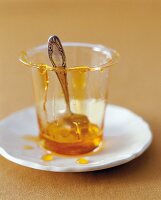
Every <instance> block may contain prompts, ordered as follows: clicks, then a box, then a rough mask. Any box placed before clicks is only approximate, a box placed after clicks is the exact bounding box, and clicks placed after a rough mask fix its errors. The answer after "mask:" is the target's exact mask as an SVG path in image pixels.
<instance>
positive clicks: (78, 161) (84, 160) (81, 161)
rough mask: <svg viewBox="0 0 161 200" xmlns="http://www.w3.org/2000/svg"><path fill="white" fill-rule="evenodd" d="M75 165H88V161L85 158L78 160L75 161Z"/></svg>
mask: <svg viewBox="0 0 161 200" xmlns="http://www.w3.org/2000/svg"><path fill="white" fill-rule="evenodd" d="M76 163H77V164H83V165H84V164H88V163H89V160H87V159H86V158H79V159H77V160H76Z"/></svg>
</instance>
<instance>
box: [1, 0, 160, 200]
mask: <svg viewBox="0 0 161 200" xmlns="http://www.w3.org/2000/svg"><path fill="white" fill-rule="evenodd" d="M51 34H57V35H59V36H60V38H61V39H62V40H64V41H80V42H91V43H102V44H104V45H107V46H110V47H113V48H115V49H117V50H118V52H119V53H120V54H121V59H120V63H119V65H117V66H116V67H114V68H113V70H112V73H111V84H110V102H111V103H114V104H118V105H121V106H125V107H127V108H129V109H131V110H133V111H134V112H136V113H138V114H139V115H141V116H143V117H144V119H145V120H146V121H148V122H149V124H150V126H151V129H152V131H153V133H154V140H153V143H152V145H151V147H150V148H149V149H148V150H147V151H146V152H145V153H144V155H142V156H141V157H140V158H137V159H136V160H134V161H132V162H130V163H127V164H125V165H122V166H118V167H115V168H112V169H108V170H103V171H98V172H89V173H51V172H44V171H37V170H34V169H29V168H25V167H22V166H19V165H17V164H14V163H11V162H10V161H7V160H6V159H4V158H2V157H0V199H2V200H10V199H12V200H13V199H14V200H19V199H20V200H22V199H29V200H30V199H32V200H39V199H43V200H48V199H54V200H57V199H63V200H68V199H73V200H75V199H84V200H86V199H88V200H90V199H92V200H97V199H103V200H104V199H107V200H108V199H110V200H111V199H114V200H117V199H121V200H124V199H128V200H133V199H134V200H136V199H143V200H144V199H146V200H155V199H156V200H159V199H161V158H160V154H161V153H160V152H161V1H159V0H140V1H139V0H111V1H109V0H107V1H105V0H104V1H103V0H98V1H92V0H80V1H74V0H69V1H68V0H53V1H49V0H46V1H38V0H36V1H34V0H33V1H32V0H28V1H27V0H26V1H22V0H15V1H14V0H1V1H0V119H2V118H4V117H6V116H7V115H9V114H10V113H12V112H14V111H17V110H18V109H21V108H24V107H27V106H30V105H32V104H33V96H32V84H31V76H30V70H29V69H28V68H25V67H24V66H23V65H22V64H20V63H19V62H18V54H19V52H20V50H22V49H25V48H29V47H33V46H35V45H38V44H40V43H44V42H46V41H47V38H48V36H50V35H51Z"/></svg>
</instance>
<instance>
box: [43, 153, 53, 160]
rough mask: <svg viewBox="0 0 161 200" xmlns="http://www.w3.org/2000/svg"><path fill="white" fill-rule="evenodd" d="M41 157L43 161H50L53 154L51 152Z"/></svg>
mask: <svg viewBox="0 0 161 200" xmlns="http://www.w3.org/2000/svg"><path fill="white" fill-rule="evenodd" d="M41 159H42V160H43V161H52V160H54V156H53V154H45V155H43V156H42V157H41Z"/></svg>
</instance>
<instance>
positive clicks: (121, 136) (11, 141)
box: [0, 105, 152, 172]
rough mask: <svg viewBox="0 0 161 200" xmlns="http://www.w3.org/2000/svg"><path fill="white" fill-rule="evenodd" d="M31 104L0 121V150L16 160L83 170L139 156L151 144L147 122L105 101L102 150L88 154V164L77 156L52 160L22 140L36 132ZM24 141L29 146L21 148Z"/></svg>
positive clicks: (45, 167)
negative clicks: (80, 162)
mask: <svg viewBox="0 0 161 200" xmlns="http://www.w3.org/2000/svg"><path fill="white" fill-rule="evenodd" d="M37 133H38V127H37V121H36V114H35V110H34V108H28V109H25V110H22V111H19V112H16V113H14V114H12V115H11V116H9V117H8V118H6V119H4V120H2V121H1V122H0V154H1V155H2V156H4V157H5V158H7V159H8V160H10V161H12V162H15V163H17V164H20V165H23V166H26V167H31V168H34V169H41V170H46V171H55V172H85V171H94V170H100V169H105V168H110V167H114V166H117V165H121V164H123V163H126V162H129V161H131V160H133V159H134V158H136V157H138V156H140V155H141V154H142V153H143V152H144V151H145V150H146V149H147V148H148V147H149V145H150V144H151V141H152V133H151V131H150V129H149V126H148V124H147V123H146V122H145V121H144V120H143V119H142V118H141V117H139V116H138V115H136V114H134V113H132V112H131V111H129V110H127V109H125V108H122V107H119V106H114V105H109V106H108V108H107V115H106V120H105V133H104V134H105V137H104V141H105V142H104V147H103V149H102V151H99V152H97V153H95V154H91V155H88V156H80V157H84V158H86V159H88V160H89V163H88V164H77V163H76V160H77V159H78V158H79V156H78V157H63V156H58V155H55V156H54V160H53V161H43V160H42V159H41V157H42V155H44V153H45V150H43V149H41V148H40V147H39V146H38V145H37V144H36V143H34V142H32V141H26V140H25V139H24V136H25V135H28V134H30V135H35V136H36V135H37ZM24 145H30V146H32V147H33V149H30V150H25V149H24Z"/></svg>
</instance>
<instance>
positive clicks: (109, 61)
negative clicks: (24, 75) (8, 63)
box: [19, 42, 119, 71]
mask: <svg viewBox="0 0 161 200" xmlns="http://www.w3.org/2000/svg"><path fill="white" fill-rule="evenodd" d="M62 45H63V47H85V48H91V49H92V50H93V51H96V52H101V53H103V54H105V55H108V57H107V58H106V59H105V62H103V63H101V64H97V65H93V66H86V65H84V66H83V65H82V66H80V65H77V66H72V67H69V66H68V67H67V68H65V69H64V68H61V67H58V68H54V67H53V66H52V65H51V66H50V65H48V64H44V63H33V62H31V61H30V60H29V56H31V55H34V54H36V53H37V52H40V51H42V50H43V49H47V44H43V45H39V46H37V47H34V48H31V49H29V50H27V51H21V53H20V56H19V61H20V62H22V63H23V64H25V65H27V66H29V67H32V68H37V69H42V68H43V69H46V70H49V71H53V70H55V71H57V70H58V71H59V70H67V71H71V70H78V69H79V70H80V69H82V70H89V71H96V70H103V69H104V68H108V67H111V66H112V65H114V64H117V63H118V59H119V53H118V52H117V51H116V50H114V49H112V48H108V47H105V46H103V45H101V44H91V43H83V42H62Z"/></svg>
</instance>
